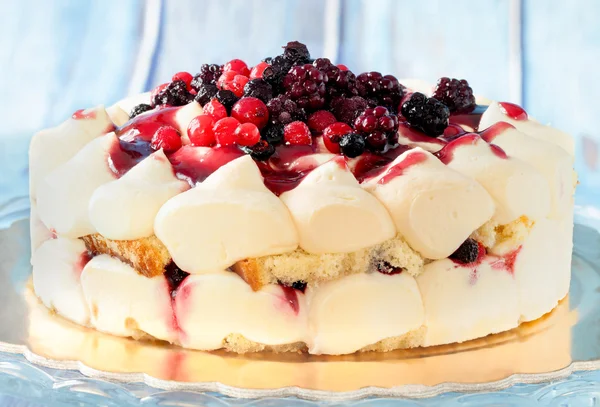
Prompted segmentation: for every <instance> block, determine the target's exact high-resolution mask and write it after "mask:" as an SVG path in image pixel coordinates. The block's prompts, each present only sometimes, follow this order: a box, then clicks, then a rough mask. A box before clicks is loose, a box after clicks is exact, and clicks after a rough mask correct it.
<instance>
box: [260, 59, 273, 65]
mask: <svg viewBox="0 0 600 407" xmlns="http://www.w3.org/2000/svg"><path fill="white" fill-rule="evenodd" d="M272 61H273V57H266V58H263V59H262V60H261V61H260V62H266V63H267V64H271V62H272Z"/></svg>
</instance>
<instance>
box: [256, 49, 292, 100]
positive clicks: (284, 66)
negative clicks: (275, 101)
mask: <svg viewBox="0 0 600 407" xmlns="http://www.w3.org/2000/svg"><path fill="white" fill-rule="evenodd" d="M293 65H294V64H293V63H292V62H291V61H289V60H287V59H285V58H284V57H283V55H278V56H276V57H275V58H273V59H272V60H271V65H270V66H268V67H267V68H265V70H264V71H263V76H262V78H263V80H264V81H265V82H267V83H268V84H269V85H271V86H272V87H273V93H274V94H278V93H281V92H282V91H283V78H284V77H285V75H287V73H288V72H289V70H290V69H291V68H292V66H293Z"/></svg>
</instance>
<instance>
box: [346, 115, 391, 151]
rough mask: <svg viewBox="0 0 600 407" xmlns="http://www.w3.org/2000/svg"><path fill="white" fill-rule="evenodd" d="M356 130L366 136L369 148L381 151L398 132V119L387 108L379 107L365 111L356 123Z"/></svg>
mask: <svg viewBox="0 0 600 407" xmlns="http://www.w3.org/2000/svg"><path fill="white" fill-rule="evenodd" d="M354 129H355V130H356V131H357V132H359V133H360V134H362V135H363V136H365V138H366V141H367V146H368V147H369V148H371V149H372V150H375V151H381V150H383V149H384V148H385V146H386V144H387V140H388V139H391V138H393V136H394V134H395V133H396V131H397V130H398V118H397V117H396V115H393V114H390V112H389V111H388V109H386V108H385V107H383V106H377V107H376V108H374V109H365V111H364V112H362V113H361V114H360V116H358V117H357V118H356V120H355V121H354Z"/></svg>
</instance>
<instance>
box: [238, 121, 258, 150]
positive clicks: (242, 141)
mask: <svg viewBox="0 0 600 407" xmlns="http://www.w3.org/2000/svg"><path fill="white" fill-rule="evenodd" d="M234 134H235V142H236V143H237V144H239V145H240V146H253V145H255V144H256V143H258V142H259V141H260V131H258V127H256V126H255V125H254V124H252V123H243V124H241V125H240V126H239V127H238V128H237V129H236V130H235V133H234Z"/></svg>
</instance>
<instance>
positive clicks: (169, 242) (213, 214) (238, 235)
mask: <svg viewBox="0 0 600 407" xmlns="http://www.w3.org/2000/svg"><path fill="white" fill-rule="evenodd" d="M154 231H155V233H156V236H157V237H158V238H159V239H160V240H161V241H162V242H163V243H164V244H165V246H166V247H167V249H168V250H169V252H170V253H171V255H172V256H173V260H174V261H175V263H176V264H177V265H178V266H179V267H180V268H181V269H183V270H185V271H187V272H189V273H204V272H210V271H214V270H223V269H226V268H227V267H229V266H231V265H232V264H234V263H235V262H237V261H239V260H242V259H246V258H250V257H260V256H267V255H271V254H279V253H285V252H288V251H292V250H295V249H296V248H297V247H298V234H297V232H296V228H295V226H294V222H293V221H292V218H291V216H290V214H289V212H288V210H287V208H286V207H285V205H284V204H283V203H282V202H281V201H280V200H279V198H277V197H276V196H275V195H273V193H272V192H271V191H269V190H268V189H267V188H266V187H265V185H264V183H263V179H262V176H261V174H260V171H259V170H258V167H257V166H256V164H255V163H254V161H253V160H252V158H251V157H250V156H248V155H246V156H242V157H240V158H238V159H235V160H233V161H231V162H229V163H228V164H226V165H224V166H222V167H221V168H219V169H218V170H217V171H215V172H214V173H213V174H211V175H210V176H209V177H208V178H207V179H206V180H205V181H204V182H203V183H201V184H199V185H198V186H196V187H195V188H193V189H191V190H189V191H187V192H184V193H182V194H179V195H177V196H175V197H173V198H171V199H170V200H169V201H167V202H166V203H165V204H164V205H163V207H162V208H161V209H160V210H159V211H158V214H157V216H156V220H155V223H154Z"/></svg>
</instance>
